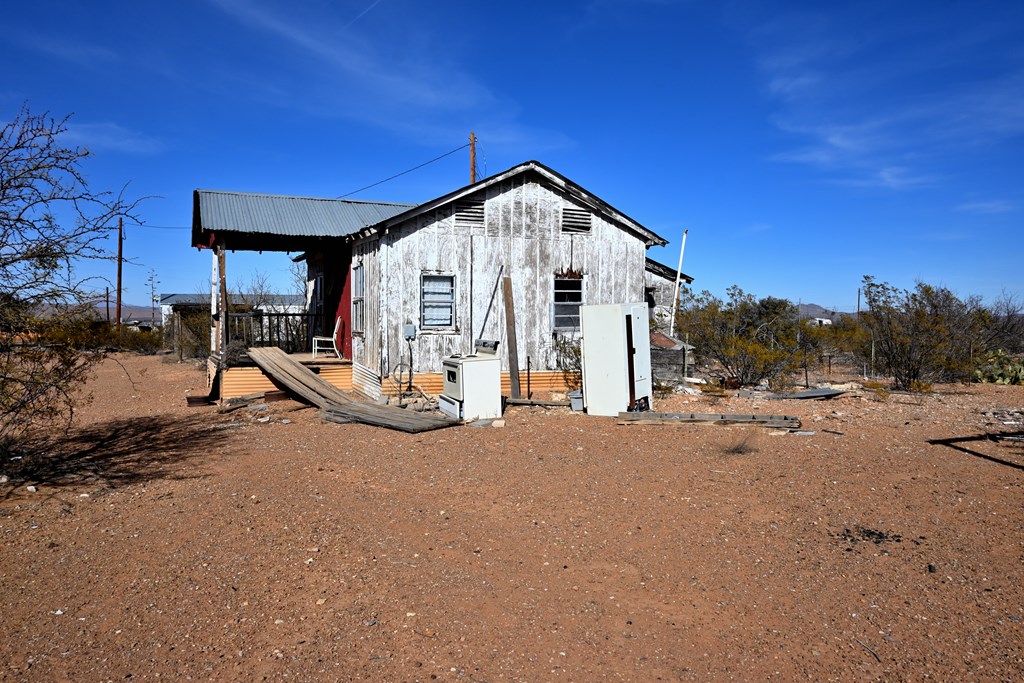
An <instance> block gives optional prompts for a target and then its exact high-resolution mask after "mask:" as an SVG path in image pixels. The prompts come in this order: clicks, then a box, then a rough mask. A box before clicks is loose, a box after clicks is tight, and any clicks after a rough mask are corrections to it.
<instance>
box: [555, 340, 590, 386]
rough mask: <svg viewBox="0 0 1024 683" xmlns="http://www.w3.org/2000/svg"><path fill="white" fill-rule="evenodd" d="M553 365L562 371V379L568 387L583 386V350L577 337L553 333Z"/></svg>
mask: <svg viewBox="0 0 1024 683" xmlns="http://www.w3.org/2000/svg"><path fill="white" fill-rule="evenodd" d="M552 346H553V348H554V355H555V367H557V368H558V369H559V370H560V371H561V372H562V379H563V381H565V385H566V386H567V387H569V389H579V388H580V387H582V386H583V350H582V346H581V345H580V340H579V338H576V337H567V336H563V335H555V338H554V340H553V341H552Z"/></svg>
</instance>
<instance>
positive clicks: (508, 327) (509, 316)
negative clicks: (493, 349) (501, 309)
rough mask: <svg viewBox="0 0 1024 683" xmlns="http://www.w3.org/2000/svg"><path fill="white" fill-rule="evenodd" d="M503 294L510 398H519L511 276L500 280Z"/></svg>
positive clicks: (517, 352)
mask: <svg viewBox="0 0 1024 683" xmlns="http://www.w3.org/2000/svg"><path fill="white" fill-rule="evenodd" d="M502 284H503V287H504V294H505V335H506V340H505V343H506V344H507V345H508V381H509V385H510V388H511V389H512V398H520V397H521V393H520V391H519V345H518V344H517V343H516V311H515V306H514V305H513V302H512V278H511V277H508V276H506V277H505V279H504V280H503V281H502Z"/></svg>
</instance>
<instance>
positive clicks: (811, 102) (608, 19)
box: [0, 0, 1024, 310]
mask: <svg viewBox="0 0 1024 683" xmlns="http://www.w3.org/2000/svg"><path fill="white" fill-rule="evenodd" d="M4 19H5V24H6V30H5V31H3V34H2V37H0V60H2V63H3V64H5V65H6V68H5V70H4V77H3V79H2V80H0V116H2V118H3V119H4V120H9V119H11V118H13V116H14V115H15V113H16V112H17V111H18V109H19V107H20V106H21V105H22V103H23V102H27V103H28V104H29V106H30V107H31V109H32V110H33V112H36V113H39V112H43V111H49V112H51V113H52V114H53V115H58V116H62V115H64V114H68V113H73V114H74V115H73V118H72V119H71V123H70V127H71V130H70V133H69V136H68V141H69V142H74V143H76V144H80V145H84V146H86V147H88V148H89V149H90V150H92V151H93V152H94V153H95V157H94V158H92V159H90V160H89V161H88V162H87V164H86V167H85V170H86V172H87V174H88V176H89V177H90V179H91V182H92V184H93V186H94V187H95V188H100V189H103V188H117V187H120V185H121V184H122V183H124V182H126V181H130V183H131V184H130V186H129V189H130V191H131V192H132V193H135V194H137V195H158V196H159V198H155V199H150V200H147V201H146V202H145V203H144V204H143V207H142V211H141V216H142V218H143V219H144V222H145V223H146V224H147V226H146V227H137V226H130V227H129V228H128V230H127V233H128V238H127V242H126V246H125V249H126V253H127V255H128V256H130V257H131V258H132V259H134V260H135V261H136V262H138V263H139V264H140V265H137V266H128V267H127V269H126V276H125V277H126V285H127V288H128V291H127V293H126V295H125V298H126V300H127V301H131V302H135V303H146V302H148V288H147V286H146V285H145V280H146V278H147V276H148V275H149V272H150V271H151V270H152V271H155V272H156V276H157V278H158V279H159V281H160V285H159V290H161V291H165V292H172V291H173V292H184V291H197V290H199V289H205V288H206V287H207V286H208V285H207V284H206V283H207V282H208V280H209V272H210V258H209V253H208V252H201V253H200V252H198V251H196V250H195V249H191V248H190V247H189V232H188V230H186V229H180V228H183V227H185V226H189V225H190V224H191V209H192V205H191V191H192V190H193V189H195V188H208V189H226V190H241V191H258V192H272V193H284V194H298V195H306V196H326V197H336V196H339V195H343V194H346V193H348V192H351V191H352V190H356V189H358V188H361V187H364V186H366V185H369V184H371V183H374V182H376V181H378V180H381V179H383V178H386V177H388V176H390V175H393V174H395V173H398V172H401V171H404V170H406V169H409V168H411V167H413V166H416V165H418V164H420V163H423V162H424V161H427V160H429V159H432V158H434V157H437V156H439V155H441V154H444V153H445V152H448V151H450V150H453V149H455V148H457V147H459V146H460V145H462V144H464V143H465V142H466V139H467V136H468V134H469V131H470V130H474V131H476V134H477V136H478V138H479V140H480V148H479V155H480V158H479V160H478V166H479V167H480V170H481V172H484V171H486V174H492V173H495V172H499V171H502V170H504V169H506V168H509V167H511V166H514V165H515V164H518V163H520V162H522V161H525V160H528V159H537V160H539V161H541V162H542V163H545V164H546V165H548V166H551V167H552V168H554V169H555V170H557V171H559V172H560V173H562V174H563V175H566V176H567V177H569V178H571V179H572V180H574V181H576V182H577V183H579V184H580V185H582V186H583V187H585V188H587V189H588V190H590V191H592V192H593V193H595V194H597V195H598V196H600V197H602V198H603V199H605V200H606V201H608V202H609V203H611V204H612V205H613V206H615V207H616V208H618V209H620V210H622V211H623V212H625V213H626V214H628V215H630V216H632V217H633V218H635V219H636V220H638V221H639V222H641V223H642V224H644V225H646V226H647V227H649V228H651V229H652V230H654V231H655V232H657V233H659V234H661V235H663V236H664V237H666V238H667V239H669V240H670V242H671V243H670V245H669V246H668V247H667V248H664V249H660V248H659V249H652V250H651V252H650V255H651V256H652V257H654V258H656V259H658V260H660V261H662V262H663V263H666V264H669V265H673V266H674V265H675V263H676V260H677V259H678V248H679V241H680V236H681V234H682V230H683V229H684V228H688V229H689V237H688V239H687V244H686V254H685V263H684V268H683V269H684V270H685V271H686V272H688V273H690V274H691V275H693V276H694V277H695V278H696V282H695V286H697V287H699V288H700V289H709V290H711V291H712V292H714V293H716V294H719V295H723V294H724V292H725V289H726V287H728V286H729V285H731V284H738V285H739V286H740V287H742V288H743V289H745V290H747V291H750V292H753V293H755V294H758V295H773V296H781V297H787V298H790V299H793V300H794V301H798V300H802V301H804V302H815V303H818V304H821V305H823V306H826V307H828V308H837V309H843V310H852V309H853V308H854V307H855V306H856V302H857V288H858V286H859V285H860V281H861V277H862V276H863V275H866V274H871V275H874V276H876V277H877V278H878V279H879V280H884V281H888V282H890V283H892V284H894V285H897V286H901V287H912V286H913V284H914V282H915V281H916V280H918V279H920V280H924V281H927V282H930V283H933V284H942V285H945V286H947V287H950V288H951V289H953V290H954V291H956V292H957V293H959V294H961V295H968V294H979V295H982V296H984V297H986V298H987V299H992V298H994V297H996V296H998V295H999V293H1000V292H1001V291H1003V290H1006V291H1008V292H1011V293H1015V294H1016V295H1018V296H1024V277H1022V272H1024V268H1022V267H1021V265H1020V262H1021V258H1020V255H1019V253H1018V252H1019V249H1020V245H1021V236H1022V234H1024V230H1022V228H1024V163H1022V159H1024V2H1020V1H1019V0H1013V1H1004V2H985V1H983V0H982V1H976V2H958V1H953V0H929V1H927V2H915V1H905V2H891V1H884V2H875V1H871V0H867V1H861V2H827V3H823V2H772V1H771V0H768V1H759V2H754V1H749V2H748V1H735V2H712V1H707V2H700V1H696V0H694V1H685V0H683V1H678V2H674V1H672V0H592V1H590V2H570V1H566V2H550V0H549V1H547V2H533V1H531V0H526V1H521V2H518V3H514V4H509V3H484V2H470V1H452V2H430V3H427V2H417V1H415V0H337V1H334V2H331V1H328V0H292V1H290V2H271V1H269V0H180V1H176V2H138V1H137V0H136V1H133V2H102V1H97V2H88V3H86V2H60V1H56V0H37V1H36V2H32V3H28V2H22V3H14V4H11V5H10V6H9V7H7V8H6V9H5V12H4ZM468 175H469V171H468V150H462V151H460V152H458V153H456V154H453V155H451V156H448V157H445V158H444V159H443V160H441V161H438V162H436V163H434V164H431V165H429V166H427V167H425V168H424V169H421V170H419V171H416V172H414V173H410V174H407V175H404V176H402V177H401V178H399V179H397V180H395V181H391V182H388V183H385V184H383V185H380V186H377V187H374V188H372V189H370V190H367V191H366V192H363V193H360V194H358V195H356V197H357V198H361V199H382V200H389V201H404V202H419V201H425V200H428V199H431V198H433V197H436V196H439V195H441V194H444V193H446V192H448V191H450V190H452V189H455V188H457V187H460V186H462V185H464V184H466V183H467V182H468ZM287 263H288V261H287V259H286V258H285V257H284V256H282V255H275V254H264V255H262V256H259V255H255V254H243V253H238V254H233V255H229V261H228V267H229V280H230V281H231V282H232V283H236V282H239V281H247V280H249V279H250V278H251V276H252V273H253V272H254V271H256V270H259V271H263V272H266V273H268V274H270V275H271V276H272V277H273V278H276V279H277V281H278V282H280V285H281V288H282V289H287V288H288V284H287V283H288V278H287V276H286V275H285V273H284V271H285V268H286V266H287ZM107 270H108V271H112V268H107ZM103 274H107V275H109V277H111V279H112V278H113V273H112V272H109V273H108V272H106V271H103Z"/></svg>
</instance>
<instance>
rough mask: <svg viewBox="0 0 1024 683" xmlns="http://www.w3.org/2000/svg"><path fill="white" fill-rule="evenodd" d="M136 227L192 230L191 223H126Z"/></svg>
mask: <svg viewBox="0 0 1024 683" xmlns="http://www.w3.org/2000/svg"><path fill="white" fill-rule="evenodd" d="M125 225H130V226H132V227H134V228H151V229H153V230H191V229H192V226H191V225H150V224H148V223H125Z"/></svg>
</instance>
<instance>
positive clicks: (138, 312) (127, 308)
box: [96, 301, 160, 322]
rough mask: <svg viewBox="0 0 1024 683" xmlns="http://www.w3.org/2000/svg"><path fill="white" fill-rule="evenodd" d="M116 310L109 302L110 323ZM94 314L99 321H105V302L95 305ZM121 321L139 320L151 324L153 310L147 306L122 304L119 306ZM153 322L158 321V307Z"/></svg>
mask: <svg viewBox="0 0 1024 683" xmlns="http://www.w3.org/2000/svg"><path fill="white" fill-rule="evenodd" d="M116 310H117V309H116V308H115V307H114V302H113V301H111V302H110V321H111V322H113V321H114V319H115V315H114V313H115V311H116ZM96 312H97V313H98V314H99V318H100V319H101V320H106V319H107V304H106V302H105V301H99V302H97V303H96ZM121 320H122V321H128V320H139V321H143V322H152V321H153V320H154V317H153V309H152V308H151V307H149V306H136V305H135V304H126V303H122V304H121ZM155 320H157V321H159V320H160V307H159V306H157V307H156V317H155Z"/></svg>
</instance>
